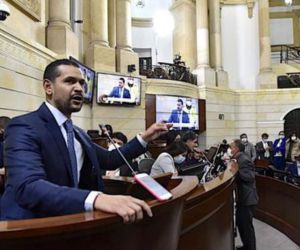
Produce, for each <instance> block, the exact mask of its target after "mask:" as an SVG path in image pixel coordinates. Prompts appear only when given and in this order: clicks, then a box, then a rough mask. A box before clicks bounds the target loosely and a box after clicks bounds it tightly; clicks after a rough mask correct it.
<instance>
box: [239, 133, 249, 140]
mask: <svg viewBox="0 0 300 250" xmlns="http://www.w3.org/2000/svg"><path fill="white" fill-rule="evenodd" d="M243 137H248V136H247V134H246V133H242V134H241V135H240V138H241V139H242V138H243Z"/></svg>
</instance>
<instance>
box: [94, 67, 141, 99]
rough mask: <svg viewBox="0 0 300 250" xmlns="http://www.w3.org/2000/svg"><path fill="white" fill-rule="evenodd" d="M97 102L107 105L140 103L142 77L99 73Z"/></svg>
mask: <svg viewBox="0 0 300 250" xmlns="http://www.w3.org/2000/svg"><path fill="white" fill-rule="evenodd" d="M97 79H98V81H97V103H98V104H107V105H140V103H141V78H138V77H131V76H123V75H115V74H105V73H98V74H97Z"/></svg>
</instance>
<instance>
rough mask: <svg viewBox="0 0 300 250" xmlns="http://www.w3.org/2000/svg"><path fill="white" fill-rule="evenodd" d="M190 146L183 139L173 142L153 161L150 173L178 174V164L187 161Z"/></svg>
mask: <svg viewBox="0 0 300 250" xmlns="http://www.w3.org/2000/svg"><path fill="white" fill-rule="evenodd" d="M187 151H188V148H187V146H186V145H185V143H184V142H182V141H174V142H172V143H171V144H170V145H169V146H168V147H167V148H166V149H165V152H163V153H161V154H160V155H159V156H158V157H157V159H156V161H155V162H154V163H153V166H152V168H151V172H150V175H151V176H156V175H160V174H164V173H173V175H177V169H176V167H175V163H176V164H181V163H183V162H184V161H185V159H186V155H187Z"/></svg>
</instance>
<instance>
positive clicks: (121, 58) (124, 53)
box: [116, 0, 139, 74]
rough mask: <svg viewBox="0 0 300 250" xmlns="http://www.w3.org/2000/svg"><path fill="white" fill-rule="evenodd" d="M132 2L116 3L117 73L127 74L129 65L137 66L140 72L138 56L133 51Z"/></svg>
mask: <svg viewBox="0 0 300 250" xmlns="http://www.w3.org/2000/svg"><path fill="white" fill-rule="evenodd" d="M130 5H131V0H117V1H116V49H117V51H116V55H117V56H116V57H117V71H118V72H121V73H127V67H128V65H129V64H135V65H136V69H137V70H136V72H134V74H138V72H139V69H138V68H139V58H138V54H136V53H134V52H133V50H132V28H131V6H130Z"/></svg>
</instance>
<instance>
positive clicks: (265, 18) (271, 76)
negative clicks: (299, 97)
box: [257, 0, 277, 89]
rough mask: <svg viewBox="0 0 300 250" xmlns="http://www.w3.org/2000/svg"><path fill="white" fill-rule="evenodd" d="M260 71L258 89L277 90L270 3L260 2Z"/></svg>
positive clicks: (263, 0)
mask: <svg viewBox="0 0 300 250" xmlns="http://www.w3.org/2000/svg"><path fill="white" fill-rule="evenodd" d="M258 8H259V46H260V61H259V62H260V70H259V74H258V77H257V85H258V88H262V89H266V88H277V77H276V74H275V73H274V72H273V71H272V62H271V41H270V30H269V19H270V15H269V1H268V0H260V1H258Z"/></svg>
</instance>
